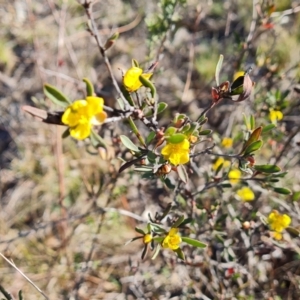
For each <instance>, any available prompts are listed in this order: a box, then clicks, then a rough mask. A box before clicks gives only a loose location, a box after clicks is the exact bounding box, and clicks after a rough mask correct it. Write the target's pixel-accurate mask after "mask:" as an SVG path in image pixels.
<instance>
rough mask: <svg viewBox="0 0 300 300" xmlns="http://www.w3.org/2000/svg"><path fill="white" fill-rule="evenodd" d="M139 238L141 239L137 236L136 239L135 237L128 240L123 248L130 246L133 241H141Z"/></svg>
mask: <svg viewBox="0 0 300 300" xmlns="http://www.w3.org/2000/svg"><path fill="white" fill-rule="evenodd" d="M141 238H143V237H142V236H137V237H135V238H132V239H130V240H129V241H127V242H126V243H125V246H126V245H128V244H130V243H131V242H134V241H136V240H139V239H141Z"/></svg>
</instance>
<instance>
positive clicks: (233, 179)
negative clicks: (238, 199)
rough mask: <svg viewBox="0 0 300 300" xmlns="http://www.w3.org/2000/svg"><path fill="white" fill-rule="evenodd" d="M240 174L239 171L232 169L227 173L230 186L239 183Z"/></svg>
mask: <svg viewBox="0 0 300 300" xmlns="http://www.w3.org/2000/svg"><path fill="white" fill-rule="evenodd" d="M241 176H242V173H241V171H240V170H239V169H233V170H231V171H230V172H229V173H228V178H229V181H230V183H231V184H237V183H238V182H239V181H240V178H241Z"/></svg>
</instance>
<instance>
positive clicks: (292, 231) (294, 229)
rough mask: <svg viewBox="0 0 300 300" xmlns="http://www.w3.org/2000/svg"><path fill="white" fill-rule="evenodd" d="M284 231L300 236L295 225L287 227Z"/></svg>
mask: <svg viewBox="0 0 300 300" xmlns="http://www.w3.org/2000/svg"><path fill="white" fill-rule="evenodd" d="M286 231H287V232H288V233H289V234H291V235H292V236H294V237H300V231H299V230H298V229H297V228H295V227H291V226H289V227H287V228H286Z"/></svg>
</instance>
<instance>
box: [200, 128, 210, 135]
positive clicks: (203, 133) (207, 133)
mask: <svg viewBox="0 0 300 300" xmlns="http://www.w3.org/2000/svg"><path fill="white" fill-rule="evenodd" d="M211 133H212V130H211V129H205V130H202V131H200V132H199V135H209V134H211Z"/></svg>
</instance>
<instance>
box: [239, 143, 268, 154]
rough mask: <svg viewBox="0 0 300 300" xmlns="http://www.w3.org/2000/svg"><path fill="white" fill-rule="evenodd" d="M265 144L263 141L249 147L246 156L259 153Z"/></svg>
mask: <svg viewBox="0 0 300 300" xmlns="http://www.w3.org/2000/svg"><path fill="white" fill-rule="evenodd" d="M262 144H263V142H262V141H261V140H259V141H256V142H253V143H252V144H251V145H249V146H248V147H247V148H246V150H245V153H244V156H247V155H249V154H251V153H253V152H255V151H257V150H258V149H260V147H261V146H262Z"/></svg>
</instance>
